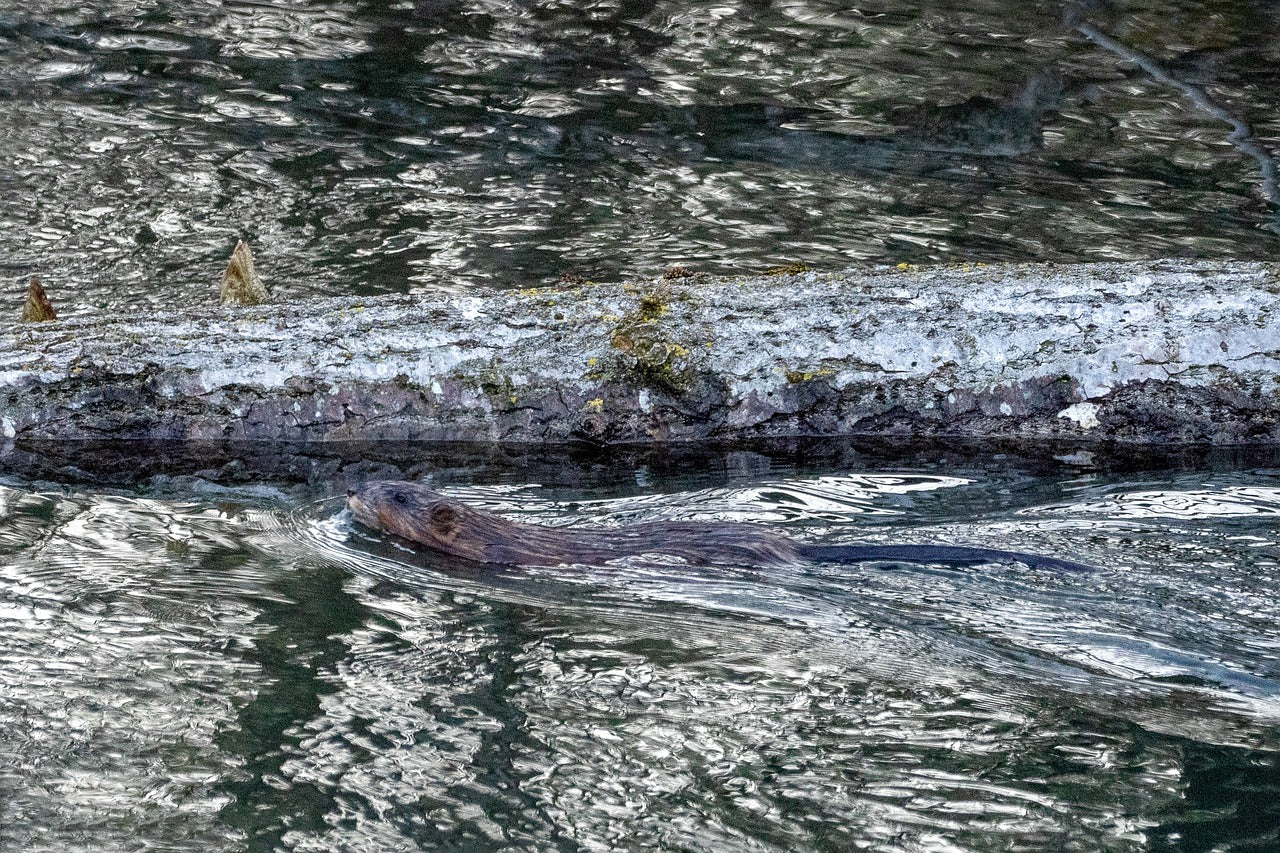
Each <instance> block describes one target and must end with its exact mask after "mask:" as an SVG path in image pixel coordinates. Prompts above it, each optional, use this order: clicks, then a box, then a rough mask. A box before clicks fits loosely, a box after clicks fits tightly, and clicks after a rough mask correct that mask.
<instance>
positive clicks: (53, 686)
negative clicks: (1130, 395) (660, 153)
mask: <svg viewBox="0 0 1280 853" xmlns="http://www.w3.org/2000/svg"><path fill="white" fill-rule="evenodd" d="M31 458H36V459H38V464H37V463H31V461H30V459H28V460H27V462H25V463H23V462H22V458H20V455H15V454H14V453H13V452H10V455H9V456H7V457H5V460H6V467H7V468H8V469H9V473H7V474H5V475H3V479H0V685H2V686H3V689H2V690H0V849H6V850H8V849H14V850H83V849H102V850H125V849H130V850H132V849H165V850H193V851H194V850H265V849H289V850H368V851H385V850H406V849H430V850H437V849H454V850H462V849H465V850H529V851H543V850H614V849H667V850H706V851H723V850H779V851H803V850H830V851H834V850H853V849H867V850H885V851H889V850H894V851H898V850H955V851H995V850H1089V851H1093V850H1122V851H1128V850H1132V851H1141V850H1210V849H1212V850H1221V851H1267V850H1275V849H1277V845H1280V626H1277V621H1276V618H1275V614H1276V612H1277V605H1278V603H1280V602H1278V601H1277V594H1276V585H1275V578H1276V572H1277V565H1278V563H1280V537H1278V535H1277V533H1276V519H1277V517H1278V516H1280V473H1278V472H1280V468H1277V467H1275V466H1274V464H1272V462H1274V460H1272V462H1268V463H1265V464H1261V465H1259V464H1255V463H1249V462H1241V461H1239V460H1237V461H1235V462H1230V463H1229V464H1221V463H1218V464H1208V465H1205V464H1195V465H1187V464H1179V465H1177V466H1175V467H1168V466H1145V467H1144V466H1143V465H1140V464H1126V465H1125V466H1124V467H1123V468H1120V467H1116V466H1108V465H1102V464H1095V463H1094V460H1091V459H1090V457H1089V456H1088V455H1081V454H1074V455H1066V454H1064V455H1063V456H1062V457H1061V458H1060V459H1059V460H1052V459H1048V460H1043V461H1039V462H1035V463H1034V464H1032V463H1023V462H1016V463H1015V462H1013V461H1010V460H1009V459H1007V458H1004V457H1001V456H996V455H993V456H991V457H990V458H983V457H982V456H981V455H975V456H970V457H966V458H965V459H962V460H959V461H957V460H956V459H955V458H954V457H952V458H944V457H937V458H925V459H915V460H912V461H907V462H900V463H888V462H880V463H875V464H865V463H866V460H863V461H862V462H860V461H859V457H858V456H857V455H856V454H855V455H846V456H844V457H842V458H841V459H838V460H832V459H830V458H828V459H826V460H824V461H823V462H822V464H821V465H815V464H813V463H812V462H810V461H806V459H807V457H806V456H805V455H803V454H800V455H796V454H788V453H771V452H764V451H762V452H759V453H757V452H753V451H735V452H732V453H710V454H708V455H707V456H705V457H700V458H698V459H685V460H682V461H680V462H679V464H675V463H672V464H670V465H667V464H666V463H664V462H662V461H661V458H660V455H659V456H654V457H650V458H647V459H637V458H631V457H616V458H611V459H609V460H605V461H604V462H601V461H598V460H591V459H574V460H569V461H563V462H557V463H551V462H547V463H545V464H533V465H529V464H526V463H524V462H522V463H520V464H516V465H511V464H505V463H501V462H500V461H496V460H493V459H490V460H488V461H484V460H480V461H478V462H477V461H475V460H474V459H473V460H472V461H471V462H466V463H464V462H461V461H458V460H457V459H454V465H453V467H450V466H449V464H447V459H446V458H445V457H441V458H439V459H436V460H434V461H432V462H431V463H430V466H429V467H430V468H431V469H432V470H431V471H430V473H429V474H427V476H428V477H429V479H430V481H431V482H432V483H433V484H434V485H435V486H436V487H437V488H440V489H442V490H444V491H446V492H448V493H450V494H452V495H454V496H457V497H459V498H461V499H463V500H466V501H467V502H469V503H471V504H473V505H476V506H480V507H484V508H488V509H491V510H493V511H496V512H501V513H503V514H506V515H509V516H511V517H514V518H518V519H521V520H524V521H535V522H542V523H547V524H556V525H616V524H625V523H630V522H636V521H653V520H662V519H682V520H688V519H699V520H709V521H720V520H726V519H729V520H734V521H751V522H756V523H760V524H764V525H768V526H770V527H771V528H774V529H777V530H781V531H785V532H787V533H789V534H791V535H793V536H796V537H798V538H802V539H804V540H807V541H812V542H824V543H840V542H855V541H856V542H886V543H887V542H945V543H965V544H976V545H985V546H995V547H1001V548H1009V549H1016V550H1022V551H1027V552H1033V553H1041V554H1053V555H1058V556H1065V557H1069V558H1071V559H1075V560H1080V561H1083V562H1087V563H1090V564H1093V565H1095V566H1097V571H1096V572H1093V573H1089V574H1080V575H1077V574H1059V573H1055V572H1052V571H1047V570H1033V569H1029V568H1027V567H1025V566H1019V565H988V566H977V567H965V568H961V567H955V566H947V565H936V566H906V565H896V564H892V563H877V564H864V565H853V566H848V565H795V566H786V567H772V568H763V567H759V566H741V565H723V566H713V567H693V566H688V565H682V564H679V563H678V562H670V563H654V562H651V561H650V562H645V563H634V562H631V563H628V562H622V563H618V564H615V565H608V566H595V567H572V568H570V567H561V568H540V569H536V570H521V569H515V568H493V569H486V570H479V569H477V568H475V567H467V566H462V565H458V564H454V563H451V562H450V561H449V560H447V559H445V558H441V557H432V556H431V555H428V554H425V553H421V552H418V551H415V550H413V549H412V548H409V547H406V545H405V544H404V543H401V542H397V541H393V540H390V539H388V538H386V537H383V536H380V535H376V534H374V533H373V532H371V531H368V530H365V529H362V528H360V527H358V526H357V525H355V524H354V523H353V522H352V521H351V520H350V518H349V517H348V516H347V515H346V514H345V513H344V512H343V511H342V501H341V498H340V497H338V496H339V495H341V494H342V491H343V489H344V488H345V486H346V484H347V483H353V482H358V481H360V480H362V479H366V478H369V477H374V476H385V475H393V476H412V477H419V476H422V475H424V473H426V472H424V470H423V468H424V466H425V465H426V463H425V462H423V461H422V456H421V454H418V455H416V456H415V455H413V454H407V455H406V456H405V457H404V458H403V459H400V460H398V461H397V460H396V459H394V458H391V457H389V456H387V455H386V454H385V453H384V454H383V456H382V458H380V459H377V460H372V459H365V458H362V457H360V456H359V455H358V454H356V455H350V456H349V457H348V458H347V459H345V460H339V461H338V462H335V461H334V460H324V459H317V458H314V457H311V458H307V457H299V458H298V459H296V460H294V461H292V462H290V463H289V465H290V466H292V468H291V469H290V470H291V471H292V473H290V474H288V475H286V474H282V473H280V470H282V469H283V468H284V467H289V466H282V468H281V469H278V470H277V473H276V474H273V475H271V476H267V477H256V478H255V477H252V476H248V475H247V474H246V470H245V465H246V464H247V461H246V460H239V461H237V460H230V461H226V460H223V461H221V462H218V463H198V464H192V465H188V466H186V467H185V468H184V467H183V466H182V465H177V464H173V463H171V462H166V463H165V464H164V465H163V467H164V468H165V470H167V471H169V472H170V473H164V474H155V475H152V474H151V473H149V472H148V470H147V466H148V464H151V463H149V462H147V461H145V460H141V461H138V462H136V463H135V464H131V465H130V466H129V467H130V468H131V469H132V471H133V474H134V476H135V480H134V481H133V482H132V483H126V482H125V481H124V479H123V478H124V475H123V474H122V473H121V472H120V471H116V472H114V473H112V472H104V470H102V469H97V470H94V471H89V470H88V467H89V463H88V462H87V461H86V458H85V457H84V456H83V455H79V456H77V455H73V456H71V457H69V458H68V459H67V460H50V459H49V458H48V457H40V456H39V454H37V455H36V456H35V457H31ZM411 459H416V460H417V462H415V463H414V464H409V460H411ZM19 463H22V464H19ZM121 470H123V469H121ZM58 471H61V472H62V474H60V475H59V474H58V473H57V472H58ZM175 471H178V472H180V473H173V472H175ZM301 471H309V472H310V473H309V474H306V475H305V476H303V475H299V472H301ZM521 471H525V472H528V471H535V472H536V479H530V475H529V473H524V474H523V475H522V474H521ZM317 472H319V473H317ZM94 480H97V481H102V482H106V481H111V482H113V485H111V486H109V487H107V486H101V485H99V486H91V485H86V483H87V482H92V481H94Z"/></svg>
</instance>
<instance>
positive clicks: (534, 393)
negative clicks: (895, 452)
mask: <svg viewBox="0 0 1280 853" xmlns="http://www.w3.org/2000/svg"><path fill="white" fill-rule="evenodd" d="M1278 321H1280V278H1277V271H1276V268H1275V267H1273V266H1272V265H1267V264H1255V263H1226V262H1215V263H1210V262H1185V261H1164V262H1158V263H1138V264H1094V265H1082V266H1044V265H1025V266H1007V265H999V266H986V267H982V266H978V267H964V268H931V269H926V268H920V269H917V268H909V269H891V270H876V271H849V272H843V273H837V274H824V273H813V272H805V273H800V274H797V275H778V276H765V277H755V278H741V279H711V278H698V277H688V278H678V279H673V280H669V281H662V280H659V281H652V282H638V283H632V284H623V285H584V286H581V287H568V288H551V289H537V290H527V291H501V292H481V293H473V294H471V295H465V296H459V295H449V294H422V295H415V296H404V297H380V298H376V299H365V300H356V299H349V300H335V299H324V300H316V301H313V302H308V303H306V304H302V305H274V306H258V307H252V308H228V309H220V308H215V307H210V308H208V309H200V310H191V311H176V312H174V313H173V314H170V315H167V316H164V317H161V318H158V319H133V318H128V317H102V318H73V319H64V320H60V321H57V322H53V323H41V324H26V325H21V324H18V323H16V322H15V323H14V324H13V325H11V326H9V327H7V328H5V329H4V330H3V332H0V438H10V439H12V438H19V439H36V438H58V439H83V438H95V439H102V438H107V439H115V438H121V439H124V438H129V439H137V438H147V439H182V440H189V439H215V440H222V439H232V440H240V439H251V440H288V441H332V440H384V439H396V440H490V441H492V440H496V441H520V442H545V441H552V442H556V441H565V440H570V439H574V438H580V439H586V440H589V441H595V442H634V441H652V440H685V439H705V438H732V439H739V438H743V437H761V436H789V435H841V434H843V435H856V434H881V435H885V434H913V435H965V436H984V437H985V436H995V437H1020V438H1095V439H1101V440H1120V441H1130V442H1170V441H1172V442H1201V443H1242V442H1275V441H1278V440H1280V393H1278V392H1280V325H1278Z"/></svg>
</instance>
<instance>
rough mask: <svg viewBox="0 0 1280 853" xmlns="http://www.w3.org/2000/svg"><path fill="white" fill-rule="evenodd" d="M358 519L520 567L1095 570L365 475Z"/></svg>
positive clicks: (355, 500) (984, 551) (355, 495)
mask: <svg viewBox="0 0 1280 853" xmlns="http://www.w3.org/2000/svg"><path fill="white" fill-rule="evenodd" d="M347 506H348V507H349V508H350V509H351V514H352V515H353V516H355V519H356V521H359V522H360V523H361V524H364V525H366V526H367V527H372V528H374V529H376V530H385V531H387V532H388V533H394V534H395V535H397V536H402V537H404V538H405V539H410V540H412V541H414V542H417V543H419V544H421V545H425V546H426V547H428V548H432V549H434V550H437V551H442V552H444V553H446V554H451V555H453V556H455V557H462V558H464V559H467V560H471V561H474V562H477V563H501V564H506V565H516V566H557V565H560V564H563V563H586V564H589V565H599V564H600V563H603V562H605V561H607V560H613V559H617V558H619V557H634V556H639V555H641V554H663V555H668V556H672V557H680V558H683V559H684V560H687V561H688V562H690V563H693V564H707V563H720V564H740V565H742V564H746V565H780V564H787V563H797V562H801V561H804V560H809V561H814V562H827V563H830V562H838V563H857V562H864V561H868V560H890V561H896V562H905V563H948V564H952V565H973V564H977V563H1013V562H1017V563H1023V564H1025V565H1028V566H1033V567H1038V568H1046V569H1056V570H1059V571H1090V570H1091V568H1090V567H1089V566H1085V565H1082V564H1080V563H1073V562H1070V561H1068V560H1059V559H1057V558H1056V557H1040V556H1036V555H1034V554H1019V553H1016V552H1014V551H998V550H995V549H992V548H967V547H963V546H958V545H806V544H803V543H801V542H796V541H795V540H793V539H789V538H787V537H786V536H783V535H781V534H778V533H774V532H772V531H770V530H767V529H765V528H763V527H757V526H755V525H751V524H736V523H731V522H723V523H699V522H690V521H654V522H649V523H647V524H633V525H629V526H627V527H619V528H586V529H584V528H563V527H547V526H545V525H542V524H522V523H520V522H516V521H509V520H508V519H505V518H502V517H500V516H497V515H493V514H492V513H488V512H481V511H479V510H475V509H472V508H471V507H468V506H467V505H466V504H463V503H461V502H459V501H456V500H452V499H451V498H448V497H446V496H444V495H442V494H440V493H439V492H434V491H432V490H431V489H428V488H427V487H426V486H422V485H419V484H417V483H409V482H401V481H386V482H376V483H367V484H365V485H364V486H361V487H360V488H358V489H352V490H350V491H348V492H347Z"/></svg>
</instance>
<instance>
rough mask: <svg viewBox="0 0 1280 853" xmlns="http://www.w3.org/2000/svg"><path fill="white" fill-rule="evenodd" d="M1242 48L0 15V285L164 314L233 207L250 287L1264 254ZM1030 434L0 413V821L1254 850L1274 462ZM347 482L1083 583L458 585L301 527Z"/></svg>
mask: <svg viewBox="0 0 1280 853" xmlns="http://www.w3.org/2000/svg"><path fill="white" fill-rule="evenodd" d="M1278 35H1280V9H1278V7H1277V6H1276V4H1274V3H1271V2H1262V0H1258V2H1213V3H1208V2H1201V3H1191V2H1175V3H1161V4H1156V3H1086V4H1079V5H1073V4H1061V3H1012V2H992V0H980V2H966V3H959V2H944V3H927V4H905V3H893V2H883V3H877V4H872V5H865V4H864V5H859V6H857V7H852V6H849V5H844V4H829V3H819V2H795V3H772V2H747V3H741V4H737V5H733V4H727V5H726V4H696V3H695V4H679V5H671V4H662V3H656V2H644V0H641V2H630V0H628V2H618V3H604V2H596V3H579V4H569V3H512V4H503V3H482V4H469V5H468V4H460V3H454V2H450V0H406V2H398V3H392V2H385V1H384V0H350V2H310V3H304V2H301V0H294V2H236V0H223V2H203V0H201V1H200V2H195V1H194V0H182V1H181V2H144V0H104V2H95V3H69V2H57V0H55V2H50V0H32V2H26V3H21V4H19V3H16V2H9V3H0V199H2V200H3V202H4V203H3V204H0V280H3V281H6V282H9V284H8V285H7V287H8V292H9V293H10V294H11V297H10V298H9V302H10V303H11V304H10V307H9V308H8V309H5V310H6V311H7V314H8V316H10V317H11V318H16V316H17V306H18V303H19V300H20V297H21V292H22V285H23V283H24V282H25V280H26V277H27V276H29V275H32V274H38V275H40V276H41V277H42V278H44V280H45V282H46V284H47V285H48V289H49V292H50V295H51V297H52V298H53V301H54V303H55V305H56V306H57V307H58V309H59V310H60V312H61V313H62V314H63V315H64V316H65V315H68V314H77V313H88V312H92V311H100V310H137V309H142V310H148V311H161V312H162V311H164V310H166V309H167V308H168V307H169V306H172V305H175V304H176V305H182V304H188V303H192V302H212V301H213V299H214V293H215V284H216V281H217V278H218V276H219V275H220V273H221V270H222V268H223V265H224V264H225V262H226V257H227V255H228V253H229V251H230V248H231V246H232V245H233V243H234V241H235V239H236V237H237V236H245V237H247V238H248V239H249V240H250V241H251V242H252V244H253V245H254V247H255V249H256V251H257V253H258V260H259V267H260V268H261V271H262V272H263V273H264V275H265V276H266V278H267V279H268V280H269V282H270V283H271V284H273V285H274V286H275V288H276V290H277V291H278V292H279V293H280V294H281V295H283V296H285V297H289V298H300V297H304V296H306V295H309V294H317V293H322V294H339V293H348V294H373V293H382V292H397V291H429V290H431V289H433V288H446V289H451V290H465V289H466V288H469V287H474V286H476V285H481V284H485V285H493V286H497V287H524V286H529V285H533V284H540V283H544V282H547V281H552V280H554V279H556V278H558V277H559V276H561V275H564V274H570V275H580V276H585V277H588V278H592V279H610V278H617V277H621V276H624V275H629V274H646V275H652V274H656V273H659V272H661V271H662V270H663V269H664V268H666V267H669V266H671V265H674V264H684V265H687V266H690V267H692V268H694V269H697V270H704V271H709V272H730V271H738V270H744V269H746V270H760V269H765V268H768V267H771V266H775V265H781V264H787V263H792V262H804V263H807V264H809V265H811V266H815V267H820V268H835V267H845V266H849V265H852V264H860V263H899V262H904V261H905V262H912V263H925V262H934V261H942V262H945V261H952V260H959V261H995V260H1013V261H1023V260H1056V261H1076V260H1092V259H1117V258H1119V259H1132V258H1140V257H1157V256H1187V255H1191V256H1205V257H1239V258H1268V259H1269V258H1273V257H1275V254H1276V250H1277V212H1278V211H1280V203H1278V201H1280V198H1278V193H1277V189H1276V186H1275V166H1274V151H1275V150H1276V149H1277V146H1278V145H1280V119H1277V116H1278V115H1280V77H1278V75H1277V71H1276V69H1277V68H1280V55H1278V54H1280V49H1278V48H1277V45H1278V44H1280V39H1278V38H1277V36H1278ZM1046 453H1047V451H1046ZM113 454H114V455H113ZM1059 455H1060V456H1062V457H1063V458H1061V459H1058V460H1054V459H1053V458H1051V457H1049V456H1044V455H1041V456H1036V455H1033V456H1032V457H1030V458H1024V457H1012V456H1008V455H1002V454H1000V453H997V452H995V451H990V452H983V451H973V452H961V451H959V450H954V449H953V450H952V451H948V452H945V453H943V452H936V451H931V452H928V453H924V454H922V455H911V456H908V455H904V453H903V452H902V451H900V450H899V451H895V452H889V453H886V452H883V451H882V452H879V453H875V454H867V453H864V452H862V451H861V450H858V449H856V448H855V449H850V448H849V447H847V446H838V447H829V446H813V445H807V446H804V447H800V448H791V449H785V450H764V449H760V448H751V449H746V448H738V449H735V450H732V451H714V452H712V451H709V452H706V453H699V452H694V451H691V450H687V449H682V450H679V451H676V450H668V451H662V452H654V453H650V454H642V453H636V454H625V453H619V454H617V455H612V456H609V457H607V458H596V457H593V456H581V455H565V456H549V455H545V454H541V453H538V452H532V451H519V450H512V449H506V450H500V449H496V448H488V449H470V450H465V451H463V450H460V449H452V450H447V451H446V450H440V449H435V450H428V449H423V448H393V447H383V448H380V449H376V450H374V449H368V448H366V449H359V448H348V449H328V450H324V451H317V450H308V451H305V452H295V451H294V450H291V449H282V448H271V447H259V448H248V449H246V448H241V449H237V450H235V451H227V450H225V449H213V450H200V449H197V448H183V449H172V448H170V449H161V450H157V451H156V452H154V453H153V452H151V451H150V449H148V451H147V452H142V453H137V454H130V453H125V454H124V455H120V453H119V448H117V449H115V450H110V449H108V450H105V451H104V450H103V449H101V448H98V449H96V450H92V451H91V450H90V449H88V448H84V447H72V448H41V449H37V450H32V449H31V448H12V447H3V448H0V850H4V851H8V850H11V849H12V850H22V851H28V850H31V851H41V850H49V851H82V850H87V849H88V850H104V851H106V850H111V851H114V850H166V851H188V850H190V851H208V850H245V851H259V850H276V849H280V850H297V851H316V850H343V851H347V850H350V851H388V850H414V849H425V850H466V851H473V850H495V851H496V850H528V851H544V850H566V851H579V850H583V851H595V850H640V849H667V850H682V851H701V850H706V851H725V850H732V851H737V850H744V851H764V850H777V851H803V850H824V851H826V850H829V851H837V850H838V851H845V850H855V849H856V850H873V851H996V850H1000V851H1005V850H1020V851H1021V850H1025V851H1040V850H1044V851H1061V850H1068V851H1070V850H1079V851H1098V850H1107V851H1111V850H1117V851H1148V850H1151V851H1166V850H1167V851H1210V850H1213V851H1275V850H1277V849H1280V807H1278V806H1277V803H1280V758H1278V756H1280V629H1278V628H1277V622H1276V618H1275V614H1276V612H1277V610H1278V609H1280V602H1278V601H1277V594H1276V591H1275V576H1276V568H1277V563H1278V562H1280V542H1278V541H1277V536H1276V533H1275V529H1276V518H1277V516H1278V515H1280V482H1278V479H1277V471H1278V470H1280V462H1277V460H1275V459H1273V458H1235V457H1220V456H1219V457H1212V458H1207V459H1176V460H1168V459H1164V460H1161V459H1123V460H1121V461H1119V462H1117V461H1116V460H1114V459H1110V460H1104V459H1103V458H1102V457H1101V456H1099V457H1097V458H1091V457H1088V456H1081V455H1079V454H1074V453H1072V452H1067V451H1064V452H1063V453H1062V454H1059ZM410 460H414V462H413V463H412V464H411V462H410ZM386 475H395V476H400V475H409V476H414V477H420V476H428V477H430V478H431V479H432V481H433V482H435V483H436V484H438V485H439V486H440V487H442V488H446V489H448V490H450V491H452V492H453V493H455V494H457V495H459V496H461V497H464V498H465V499H467V500H469V501H472V502H476V503H479V504H481V505H485V506H488V507H490V508H492V509H495V510H499V511H502V512H508V513H512V514H514V515H517V516H519V517H522V518H525V519H527V520H536V521H543V522H548V523H555V524H562V523H564V524H585V523H603V524H617V523H624V522H629V521H645V520H655V519H660V518H698V519H719V520H748V521H755V522H759V523H763V524H768V525H772V526H776V527H778V528H780V529H784V530H786V531H788V532H791V533H793V534H794V535H796V536H798V537H801V538H804V539H806V540H809V541H822V542H833V543H834V542H848V541H878V542H897V541H920V542H962V543H968V544H975V545H986V546H996V547H1005V548H1019V549H1024V550H1028V551H1034V552H1043V553H1051V554H1058V555H1062V556H1069V557H1071V558H1073V559H1078V560H1083V561H1085V562H1090V563H1093V564H1096V565H1097V566H1099V568H1100V571H1099V572H1097V573H1095V574H1091V575H1083V576H1069V577H1068V576H1060V575H1055V574H1051V573H1045V572H1035V571H1027V570H1026V569H1019V568H1018V567H1008V566H1003V567H1002V566H990V567H980V568H971V569H957V568H955V567H947V566H936V567H914V568H912V567H905V566H894V565H874V566H856V567H846V566H795V567H788V568H784V569H769V570H762V569H760V568H758V567H751V566H739V567H732V566H731V567H720V568H717V569H712V570H695V569H693V568H690V567H687V566H681V565H678V564H672V565H664V566H660V567H657V568H655V567H654V566H652V565H627V564H624V565H618V566H610V567H595V568H590V569H579V570H575V571H556V570H539V571H536V572H521V571H515V570H503V571H493V572H486V573H476V572H474V571H472V572H467V571H464V570H462V569H461V568H460V567H458V566H453V565H450V564H448V563H445V562H441V561H439V560H435V561H433V560H430V559H428V558H426V557H423V556H422V555H417V554H414V553H412V552H410V551H406V550H405V549H403V548H401V547H398V546H397V545H396V544H395V543H391V542H387V541H385V540H382V539H379V538H377V537H370V536H369V535H368V534H367V532H362V531H360V530H358V529H356V528H355V527H353V526H352V525H351V524H350V522H349V521H348V520H346V519H345V517H344V516H343V515H342V514H341V512H340V508H341V507H340V500H339V499H338V498H336V497H335V496H337V495H340V494H341V493H342V490H343V489H345V488H346V486H347V484H348V483H350V482H353V481H359V480H361V479H365V478H369V477H378V476H386Z"/></svg>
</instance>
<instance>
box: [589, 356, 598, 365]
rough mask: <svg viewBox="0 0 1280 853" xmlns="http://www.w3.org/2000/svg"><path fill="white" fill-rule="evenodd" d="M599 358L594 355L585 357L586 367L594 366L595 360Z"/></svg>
mask: <svg viewBox="0 0 1280 853" xmlns="http://www.w3.org/2000/svg"><path fill="white" fill-rule="evenodd" d="M599 360H600V359H598V358H596V357H595V356H594V355H593V356H591V358H589V359H587V367H595V366H596V362H597V361H599Z"/></svg>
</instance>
